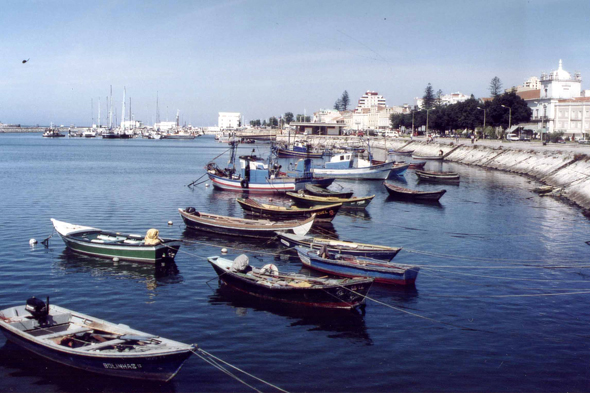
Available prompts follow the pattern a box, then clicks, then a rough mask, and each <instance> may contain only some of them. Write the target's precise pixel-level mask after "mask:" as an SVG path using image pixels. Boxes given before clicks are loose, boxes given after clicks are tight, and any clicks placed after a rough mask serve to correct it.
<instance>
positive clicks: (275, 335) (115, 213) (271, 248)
mask: <svg viewBox="0 0 590 393" xmlns="http://www.w3.org/2000/svg"><path fill="white" fill-rule="evenodd" d="M268 146H269V145H268V144H257V145H244V146H243V147H240V152H241V153H242V154H247V153H249V152H250V151H251V149H253V148H255V149H256V150H257V151H258V152H257V154H260V155H262V156H266V155H267V154H268V150H269V147H268ZM227 150H228V146H227V145H226V144H220V143H218V142H216V141H215V140H214V139H213V137H211V136H204V137H199V138H197V139H195V140H148V139H133V140H102V139H84V138H56V139H45V138H42V137H41V135H40V134H5V135H0V200H2V205H3V207H2V225H1V226H0V242H1V245H2V247H0V284H1V285H0V309H2V308H6V307H9V306H13V305H20V304H24V303H25V301H26V299H27V298H29V297H30V296H33V295H35V296H37V297H40V298H45V297H46V296H50V298H51V302H52V303H53V304H57V305H61V306H64V307H66V308H70V309H72V310H76V311H79V312H82V313H85V314H89V315H92V316H95V317H98V318H101V319H105V320H108V321H111V322H115V323H123V324H126V325H129V326H131V327H132V328H135V329H138V330H141V331H144V332H148V333H152V334H156V335H160V336H162V337H166V338H170V339H173V340H177V341H182V342H185V343H196V344H198V346H199V347H200V348H203V349H204V350H206V351H207V352H209V353H212V354H213V355H215V356H217V357H219V358H221V359H223V360H225V361H227V362H229V363H231V364H232V365H234V366H236V367H239V368H240V369H241V370H244V371H246V372H248V373H251V374H253V375H255V376H257V377H259V378H261V379H263V380H265V381H268V382H270V383H272V384H274V385H276V386H279V387H281V388H282V389H284V390H286V391H290V392H394V391H404V392H424V391H437V392H476V391H477V392H489V391H511V392H532V391H534V392H557V391H560V392H561V391H590V341H589V338H590V333H589V328H588V326H589V321H590V306H589V305H588V304H589V300H590V246H589V243H587V242H588V241H590V221H589V220H588V219H586V218H585V217H584V216H583V215H582V214H581V212H580V210H579V209H578V208H577V207H575V206H571V205H568V204H566V203H565V202H563V201H560V200H556V199H552V198H550V197H540V196H538V195H537V194H535V193H533V192H531V189H532V188H534V187H535V186H538V184H537V183H535V182H533V181H531V180H529V179H527V178H525V177H522V176H517V175H512V174H508V173H503V172H497V171H489V170H484V169H480V168H474V167H469V166H464V165H460V164H453V163H446V162H445V163H441V162H429V163H428V164H427V169H431V170H445V171H447V170H449V171H451V170H452V171H456V172H458V173H459V174H460V175H461V182H460V184H459V185H436V184H425V183H418V182H417V180H416V176H415V175H414V173H413V172H412V171H411V170H408V171H407V172H406V174H405V176H404V177H402V178H400V179H396V180H392V183H394V184H397V185H401V186H404V187H408V188H419V189H424V190H433V189H440V188H445V189H446V190H447V193H446V194H445V195H444V196H443V197H442V199H441V200H440V204H415V203H408V202H400V201H396V200H394V199H391V198H390V197H389V196H388V194H387V192H386V190H385V188H384V187H383V185H382V184H381V181H338V182H337V183H335V184H334V185H333V186H332V188H334V189H339V188H340V187H342V188H344V189H352V190H354V192H355V195H357V196H364V195H373V194H374V195H375V198H374V200H373V201H372V203H371V204H370V205H369V206H368V208H367V210H366V211H364V212H348V213H347V212H340V213H339V214H338V215H337V217H336V218H335V219H334V221H333V222H332V223H331V225H323V226H321V227H319V228H318V229H316V230H314V231H315V234H316V235H335V234H336V235H338V237H339V238H340V239H342V240H353V241H358V242H364V243H375V244H381V245H388V246H396V247H403V249H402V251H401V252H400V253H399V254H398V255H397V256H396V257H395V259H394V260H393V261H394V262H399V263H405V264H412V265H417V266H420V268H421V270H420V273H419V275H418V280H417V282H416V286H415V288H399V287H395V286H386V285H374V286H373V288H372V289H371V291H370V293H369V297H370V299H369V300H368V301H367V306H366V309H365V311H364V313H363V312H360V311H356V312H348V311H347V312H326V311H314V310H309V309H307V310H306V309H292V308H289V307H283V306H281V305H276V304H272V303H268V302H264V301H259V300H253V299H251V298H248V297H246V296H245V295H241V294H236V293H235V292H233V291H232V290H231V289H228V288H224V287H221V285H220V284H219V282H218V279H217V276H216V274H215V272H214V271H213V269H212V267H211V266H210V265H209V263H208V262H207V261H206V258H207V257H209V256H213V255H220V253H221V249H222V248H224V247H225V248H227V249H228V251H229V252H228V254H227V255H228V258H235V257H236V256H237V255H239V254H241V253H245V254H247V255H248V256H249V258H250V264H251V265H254V266H257V267H260V266H262V265H264V264H267V263H273V264H275V265H276V266H277V267H278V268H279V270H280V271H281V272H299V271H301V272H304V273H305V274H311V275H316V273H314V272H310V271H309V270H306V269H304V268H302V265H301V263H300V261H299V260H298V258H297V255H296V253H295V252H294V251H293V250H289V249H287V248H286V247H284V246H282V245H281V244H280V243H278V242H276V241H255V240H251V239H240V238H235V237H220V236H216V235H212V234H202V233H197V232H195V231H193V230H190V229H186V228H185V226H184V225H183V223H182V220H181V218H180V216H179V214H178V208H185V207H188V206H193V207H195V208H196V209H197V210H200V211H205V212H210V213H215V214H222V215H230V216H242V214H243V213H242V210H241V208H240V206H239V205H238V204H237V203H236V201H235V199H236V197H237V196H238V195H237V194H235V193H230V192H223V191H219V190H215V189H213V187H206V183H210V182H209V181H208V180H207V181H206V182H203V183H201V184H198V185H196V186H195V187H194V188H189V187H187V184H189V183H191V182H193V181H194V180H196V179H198V178H199V177H200V176H201V175H203V174H204V166H205V165H206V164H207V162H208V161H209V160H210V159H212V158H214V157H215V156H217V155H220V154H222V153H223V152H225V151H227ZM397 159H402V157H397ZM227 160H228V154H225V155H223V156H221V157H220V158H218V160H217V162H218V163H219V165H220V166H222V167H223V166H225V164H226V163H227ZM282 165H283V167H284V168H286V167H287V166H288V161H284V162H282ZM205 179H206V177H203V178H202V179H201V180H200V181H205ZM269 198H271V199H272V202H273V203H283V204H284V203H287V201H288V199H286V198H285V197H281V196H272V197H261V198H259V199H260V200H263V201H268V200H269ZM50 218H56V219H58V220H63V221H66V222H71V223H75V224H81V225H88V226H94V227H98V228H102V229H111V230H117V231H121V232H131V233H145V232H146V231H147V230H148V229H149V228H157V229H158V230H160V236H162V237H172V238H179V239H183V240H185V243H184V244H183V245H182V247H181V249H180V252H179V254H178V255H177V256H176V263H175V264H173V265H171V266H166V267H165V268H164V269H159V270H156V269H154V267H152V266H146V265H140V264H133V263H126V262H118V263H115V262H113V261H110V260H104V259H97V258H92V257H86V256H81V255H77V254H74V253H71V252H68V251H67V250H66V248H65V246H64V243H63V242H62V240H61V239H60V238H59V237H58V236H57V234H54V235H53V236H52V237H51V238H50V239H49V245H48V247H44V246H43V245H41V244H40V243H39V244H37V245H36V246H34V247H31V246H30V245H29V239H31V238H35V239H37V240H38V241H41V240H43V239H45V238H47V237H49V236H50V235H52V232H53V228H52V225H51V222H50ZM169 221H172V222H173V225H168V222H169ZM234 372H235V371H234ZM240 378H243V379H244V380H245V381H246V382H248V383H249V384H251V385H253V386H255V387H256V388H258V389H260V390H262V391H273V389H272V388H271V387H268V386H265V385H263V384H261V383H260V382H259V381H256V380H253V379H250V378H248V377H246V376H243V375H240ZM73 391H76V392H80V391H87V392H107V391H108V392H144V391H149V392H156V391H165V392H168V391H169V392H195V391H206V392H230V391H232V392H234V391H251V390H250V388H248V387H247V386H245V385H243V384H240V383H239V382H238V381H236V380H235V379H232V378H231V377H230V376H228V375H226V374H223V373H222V372H220V371H218V370H216V369H215V368H213V367H212V366H210V365H209V364H207V363H205V362H203V361H202V360H201V359H199V358H197V357H196V356H193V357H192V358H190V359H189V360H188V361H187V362H186V363H185V365H184V366H183V368H182V369H181V370H180V372H179V373H178V375H177V376H176V377H175V378H174V379H173V380H172V381H171V382H169V383H154V382H141V381H130V380H122V379H117V378H107V377H104V376H100V375H93V374H89V373H86V372H82V371H77V370H75V369H71V368H68V367H65V366H61V365H59V364H56V363H53V362H50V361H48V360H45V359H42V358H39V357H37V356H35V355H32V354H29V353H28V352H26V351H25V350H22V349H20V348H19V347H17V346H15V345H14V344H10V343H7V342H6V340H5V338H4V337H3V336H2V337H1V338H0V392H73Z"/></svg>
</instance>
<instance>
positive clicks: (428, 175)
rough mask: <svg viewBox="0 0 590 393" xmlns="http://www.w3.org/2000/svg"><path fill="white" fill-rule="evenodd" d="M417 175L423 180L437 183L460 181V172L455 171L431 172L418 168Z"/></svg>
mask: <svg viewBox="0 0 590 393" xmlns="http://www.w3.org/2000/svg"><path fill="white" fill-rule="evenodd" d="M415 172H416V176H418V179H420V180H421V181H430V182H435V183H459V174H458V173H455V172H430V171H420V170H416V171H415Z"/></svg>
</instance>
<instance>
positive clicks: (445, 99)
mask: <svg viewBox="0 0 590 393" xmlns="http://www.w3.org/2000/svg"><path fill="white" fill-rule="evenodd" d="M469 97H470V96H468V95H465V94H463V93H461V92H460V91H458V92H456V93H450V94H442V95H441V96H440V103H441V105H452V104H456V103H458V102H463V101H467V100H468V99H469ZM437 99H438V98H437ZM423 105H424V99H423V98H420V97H416V106H417V107H418V108H419V109H422V106H423Z"/></svg>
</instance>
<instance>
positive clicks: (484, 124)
mask: <svg viewBox="0 0 590 393" xmlns="http://www.w3.org/2000/svg"><path fill="white" fill-rule="evenodd" d="M477 109H479V110H482V111H483V130H482V131H481V133H482V136H483V133H484V132H486V111H487V109H486V108H480V107H479V106H478V107H477Z"/></svg>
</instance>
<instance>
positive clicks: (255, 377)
mask: <svg viewBox="0 0 590 393" xmlns="http://www.w3.org/2000/svg"><path fill="white" fill-rule="evenodd" d="M197 351H199V352H201V353H203V354H204V355H206V356H209V357H211V358H213V359H214V360H215V361H216V362H220V363H223V364H225V365H227V366H229V367H231V368H233V369H234V370H237V371H239V372H241V373H243V374H245V375H247V376H249V377H250V378H253V379H255V380H257V381H259V382H262V383H264V384H266V385H268V386H270V387H272V388H275V389H277V390H278V391H280V392H284V393H289V392H288V391H287V390H285V389H282V388H280V387H278V386H276V385H273V384H272V383H270V382H268V381H265V380H263V379H261V378H258V377H257V376H255V375H252V374H250V373H248V372H246V371H244V370H242V369H240V368H238V367H236V366H234V365H232V364H230V363H228V362H226V361H224V360H223V359H220V358H218V357H217V356H215V355H213V354H211V353H209V352H207V351H205V350H204V349H201V348H198V349H197ZM193 353H195V352H193ZM220 367H222V366H220ZM228 372H229V370H228ZM248 386H250V385H248ZM252 389H254V390H256V391H258V390H257V389H256V388H254V387H252Z"/></svg>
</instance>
